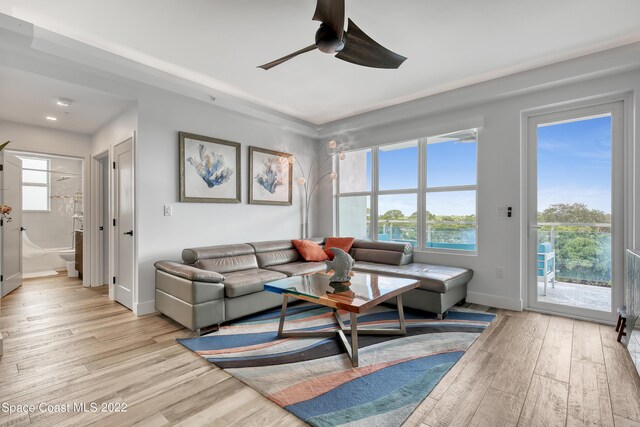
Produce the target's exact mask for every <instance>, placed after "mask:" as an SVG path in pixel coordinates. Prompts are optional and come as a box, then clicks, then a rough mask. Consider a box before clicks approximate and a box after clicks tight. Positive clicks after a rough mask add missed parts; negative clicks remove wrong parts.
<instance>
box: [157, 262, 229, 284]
mask: <svg viewBox="0 0 640 427" xmlns="http://www.w3.org/2000/svg"><path fill="white" fill-rule="evenodd" d="M154 266H155V267H156V268H157V269H158V270H161V271H164V272H166V273H169V274H173V275H174V276H178V277H182V278H183V279H187V280H191V281H194V282H208V283H222V282H224V276H223V275H222V274H220V273H216V272H215V271H209V270H202V269H200V268H196V267H193V266H191V265H187V264H180V263H179V262H174V261H158V262H156V263H155V264H154Z"/></svg>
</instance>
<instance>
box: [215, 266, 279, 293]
mask: <svg viewBox="0 0 640 427" xmlns="http://www.w3.org/2000/svg"><path fill="white" fill-rule="evenodd" d="M224 277H225V279H224V293H225V295H226V296H227V298H235V297H239V296H242V295H248V294H252V293H254V292H260V291H262V290H263V289H264V284H265V283H266V282H271V281H273V280H278V279H284V278H285V277H287V275H286V274H283V273H278V272H277V271H271V270H263V269H260V268H254V269H252V270H244V271H236V272H233V273H229V274H225V276H224Z"/></svg>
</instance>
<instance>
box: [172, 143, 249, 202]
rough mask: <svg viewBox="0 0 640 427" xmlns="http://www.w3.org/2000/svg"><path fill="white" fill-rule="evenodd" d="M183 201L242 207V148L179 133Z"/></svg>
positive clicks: (181, 199)
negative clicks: (230, 204) (234, 204)
mask: <svg viewBox="0 0 640 427" xmlns="http://www.w3.org/2000/svg"><path fill="white" fill-rule="evenodd" d="M178 140H179V151H180V159H179V162H180V201H181V202H196V203H240V202H241V190H240V189H241V176H240V175H241V163H240V154H241V153H240V144H239V143H237V142H233V141H225V140H223V139H218V138H212V137H208V136H203V135H196V134H193V133H188V132H179V133H178Z"/></svg>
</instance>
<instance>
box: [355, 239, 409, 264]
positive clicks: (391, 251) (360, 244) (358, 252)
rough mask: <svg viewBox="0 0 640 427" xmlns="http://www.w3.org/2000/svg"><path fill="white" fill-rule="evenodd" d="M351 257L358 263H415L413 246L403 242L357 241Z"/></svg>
mask: <svg viewBox="0 0 640 427" xmlns="http://www.w3.org/2000/svg"><path fill="white" fill-rule="evenodd" d="M351 256H352V257H353V259H354V260H356V261H366V262H377V263H382V264H392V265H406V264H409V263H411V262H412V261H413V246H411V245H410V244H409V243H402V242H374V241H371V240H356V241H354V242H353V247H352V248H351Z"/></svg>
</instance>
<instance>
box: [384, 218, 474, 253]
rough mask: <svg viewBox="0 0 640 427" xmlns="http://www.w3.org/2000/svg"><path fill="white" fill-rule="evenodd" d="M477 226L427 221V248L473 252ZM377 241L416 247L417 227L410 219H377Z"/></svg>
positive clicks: (465, 223) (472, 222)
mask: <svg viewBox="0 0 640 427" xmlns="http://www.w3.org/2000/svg"><path fill="white" fill-rule="evenodd" d="M476 236H477V224H476V223H475V221H427V224H426V236H425V237H426V240H425V246H426V247H427V248H439V249H453V250H466V251H475V250H476V248H477V244H476ZM378 240H389V241H394V242H406V243H411V244H412V245H413V246H417V245H418V225H417V223H416V221H415V220H411V219H388V220H387V219H379V220H378Z"/></svg>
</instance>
